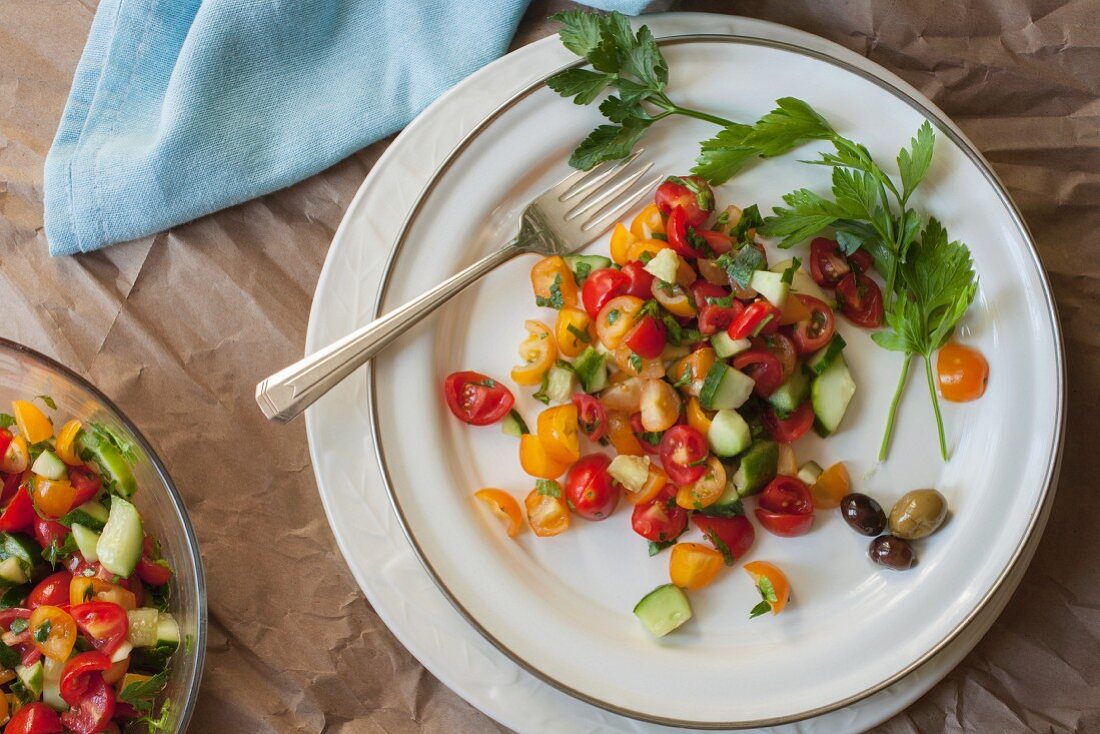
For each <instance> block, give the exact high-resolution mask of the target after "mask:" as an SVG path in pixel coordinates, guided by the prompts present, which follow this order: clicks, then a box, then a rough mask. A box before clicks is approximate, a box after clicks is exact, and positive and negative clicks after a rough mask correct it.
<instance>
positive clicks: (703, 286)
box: [691, 280, 733, 309]
mask: <svg viewBox="0 0 1100 734" xmlns="http://www.w3.org/2000/svg"><path fill="white" fill-rule="evenodd" d="M691 297H692V298H694V299H695V307H696V308H698V309H703V308H706V307H707V306H713V305H715V301H721V302H722V303H720V304H718V305H724V302H725V299H727V298H729V299H732V298H733V296H732V295H731V294H730V289H729V288H723V287H722V286H720V285H717V284H715V283H710V282H708V281H705V280H697V281H695V282H694V283H692V284H691Z"/></svg>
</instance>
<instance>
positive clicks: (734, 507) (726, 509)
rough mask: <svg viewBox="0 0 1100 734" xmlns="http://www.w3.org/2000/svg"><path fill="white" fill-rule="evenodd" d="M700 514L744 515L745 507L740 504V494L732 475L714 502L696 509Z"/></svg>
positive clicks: (712, 515)
mask: <svg viewBox="0 0 1100 734" xmlns="http://www.w3.org/2000/svg"><path fill="white" fill-rule="evenodd" d="M697 512H698V513H699V514H700V515H709V516H711V517H736V516H737V515H744V514H745V508H744V507H743V506H742V504H741V495H739V494H738V493H737V485H736V484H734V483H733V477H732V476H731V477H730V478H729V480H727V481H726V489H725V491H724V492H722V496H721V497H719V498H718V499H717V501H715V502H714V504H711V505H707V506H706V507H704V508H703V509H701V510H697Z"/></svg>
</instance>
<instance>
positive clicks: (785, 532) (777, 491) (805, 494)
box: [756, 476, 814, 538]
mask: <svg viewBox="0 0 1100 734" xmlns="http://www.w3.org/2000/svg"><path fill="white" fill-rule="evenodd" d="M756 518H757V519H758V520H759V521H760V524H761V525H763V526H764V528H765V529H767V530H768V531H769V532H772V533H774V534H776V535H781V536H783V537H787V538H790V537H794V536H796V535H804V534H806V533H807V532H809V530H810V527H811V526H812V525H813V523H814V503H813V498H812V497H811V496H810V490H809V488H807V487H806V485H805V484H804V483H803V482H802V480H800V479H797V478H796V477H787V476H778V477H776V478H775V479H773V480H772V481H771V483H770V484H768V486H767V487H765V488H764V491H763V492H762V493H761V494H760V506H759V507H758V508H757V509H756Z"/></svg>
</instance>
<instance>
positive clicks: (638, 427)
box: [630, 413, 661, 454]
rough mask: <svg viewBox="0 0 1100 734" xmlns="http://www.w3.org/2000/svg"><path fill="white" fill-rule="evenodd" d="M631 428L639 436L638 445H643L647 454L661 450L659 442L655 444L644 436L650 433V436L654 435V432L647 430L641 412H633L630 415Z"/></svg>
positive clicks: (643, 449)
mask: <svg viewBox="0 0 1100 734" xmlns="http://www.w3.org/2000/svg"><path fill="white" fill-rule="evenodd" d="M630 430H631V431H633V432H634V435H635V436H637V437H638V445H639V446H641V447H642V451H644V452H646V453H647V454H656V453H657V452H658V451H660V450H661V448H660V443H659V442H658V443H657V445H654V444H652V443H650V442H649V441H647V440H646V439H645V438H643V435H644V434H647V433H648V434H649V436H650V437H652V436H653V434H652V433H649V432H648V431H646V429H645V426H643V425H642V414H641V413H632V414H631V415H630ZM657 435H658V437H660V436H661V434H657Z"/></svg>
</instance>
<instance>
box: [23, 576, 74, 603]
mask: <svg viewBox="0 0 1100 734" xmlns="http://www.w3.org/2000/svg"><path fill="white" fill-rule="evenodd" d="M72 580H73V575H72V574H71V573H69V572H68V571H58V572H57V573H52V574H50V575H49V576H47V577H46V578H44V579H42V580H41V581H39V582H38V586H35V587H34V589H32V590H31V593H30V594H29V595H28V596H27V607H28V608H29V609H34V608H36V607H40V606H42V605H44V604H48V605H49V606H53V607H59V606H61V605H62V604H68V603H69V583H70V582H71V581H72Z"/></svg>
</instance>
